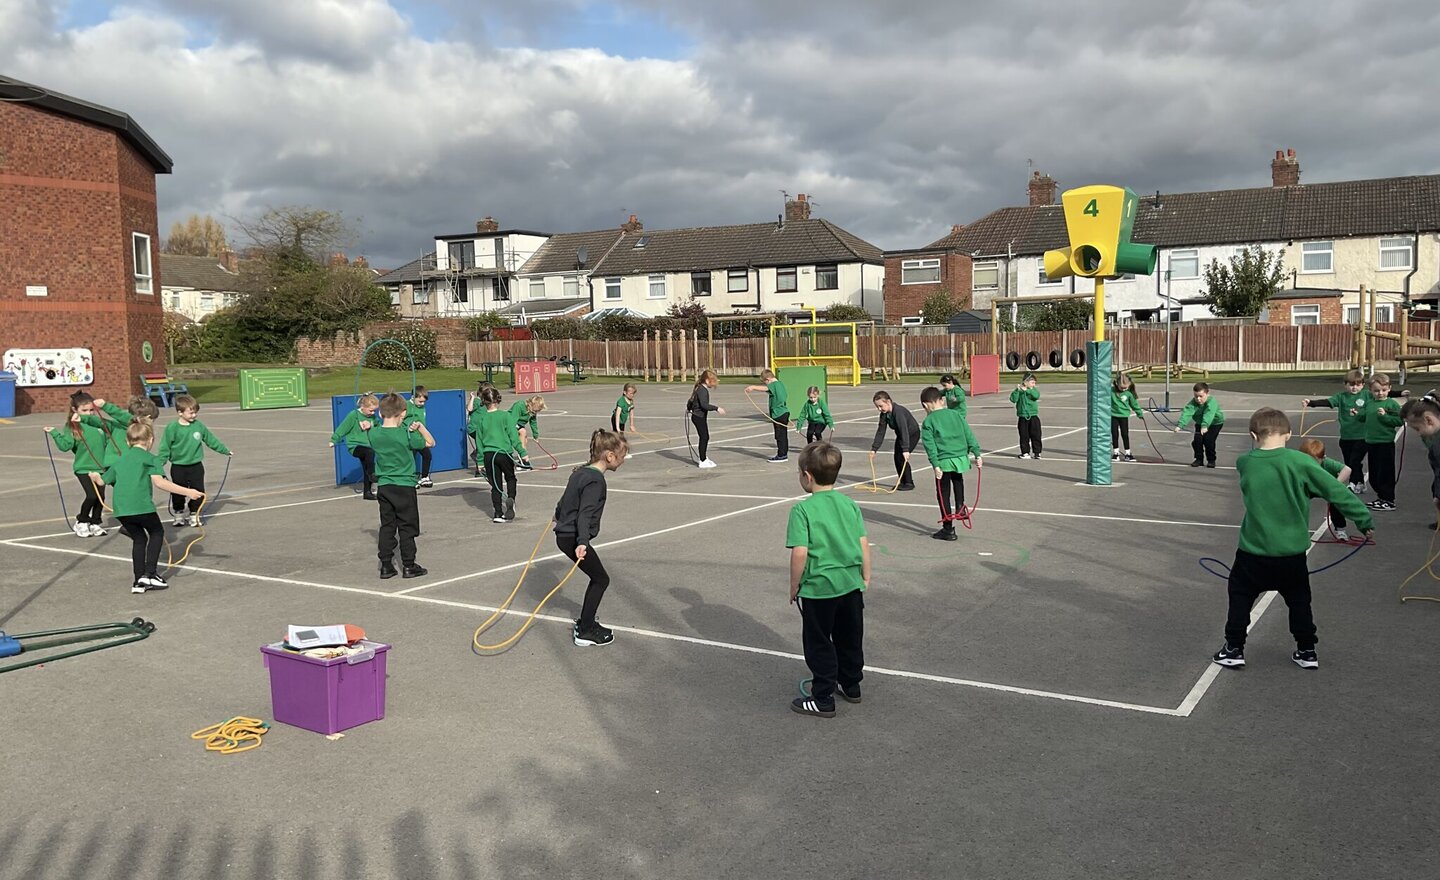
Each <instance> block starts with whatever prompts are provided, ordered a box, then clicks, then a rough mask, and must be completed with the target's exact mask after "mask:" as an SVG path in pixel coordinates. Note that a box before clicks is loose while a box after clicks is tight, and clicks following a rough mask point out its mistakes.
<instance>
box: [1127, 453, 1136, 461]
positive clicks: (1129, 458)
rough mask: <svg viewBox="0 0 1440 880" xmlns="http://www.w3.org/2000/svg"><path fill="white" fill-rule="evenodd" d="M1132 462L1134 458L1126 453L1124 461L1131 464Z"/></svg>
mask: <svg viewBox="0 0 1440 880" xmlns="http://www.w3.org/2000/svg"><path fill="white" fill-rule="evenodd" d="M1134 460H1135V456H1133V455H1131V454H1130V453H1128V452H1127V453H1125V461H1131V462H1133V461H1134Z"/></svg>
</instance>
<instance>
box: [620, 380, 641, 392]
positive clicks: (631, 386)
mask: <svg viewBox="0 0 1440 880" xmlns="http://www.w3.org/2000/svg"><path fill="white" fill-rule="evenodd" d="M639 390H640V389H638V388H636V387H635V383H634V382H626V383H625V384H624V385H623V386H621V388H620V393H621V394H625V393H626V392H629V391H639Z"/></svg>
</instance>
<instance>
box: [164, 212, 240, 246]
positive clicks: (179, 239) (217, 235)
mask: <svg viewBox="0 0 1440 880" xmlns="http://www.w3.org/2000/svg"><path fill="white" fill-rule="evenodd" d="M229 249H230V243H229V241H228V240H227V238H226V236H225V226H224V225H223V224H222V223H221V222H220V221H218V220H216V219H215V218H214V217H211V216H210V215H209V214H206V215H204V216H203V217H202V216H201V215H199V214H191V215H190V216H189V217H187V218H185V219H184V220H176V221H175V222H174V223H172V224H170V235H169V237H168V238H166V239H165V249H164V252H165V253H167V254H180V255H182V256H189V257H218V256H220V255H221V254H222V253H224V252H225V251H227V250H229Z"/></svg>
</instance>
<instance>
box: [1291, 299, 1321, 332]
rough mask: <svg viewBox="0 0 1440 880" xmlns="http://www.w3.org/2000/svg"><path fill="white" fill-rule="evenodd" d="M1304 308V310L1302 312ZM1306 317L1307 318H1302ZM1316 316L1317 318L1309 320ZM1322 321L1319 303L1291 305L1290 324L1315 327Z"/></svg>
mask: <svg viewBox="0 0 1440 880" xmlns="http://www.w3.org/2000/svg"><path fill="white" fill-rule="evenodd" d="M1301 309H1304V312H1303V313H1302V312H1301ZM1301 318H1305V319H1306V320H1300V319H1301ZM1310 318H1314V319H1315V320H1313V321H1311V320H1308V319H1310ZM1319 323H1320V306H1319V304H1317V303H1300V304H1297V305H1293V306H1291V307H1290V326H1292V327H1313V326H1315V325H1317V324H1319Z"/></svg>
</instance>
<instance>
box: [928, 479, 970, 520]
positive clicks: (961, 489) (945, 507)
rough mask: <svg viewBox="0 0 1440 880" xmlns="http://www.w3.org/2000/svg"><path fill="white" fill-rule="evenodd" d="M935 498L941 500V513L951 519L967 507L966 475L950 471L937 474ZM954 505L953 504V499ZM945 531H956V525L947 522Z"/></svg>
mask: <svg viewBox="0 0 1440 880" xmlns="http://www.w3.org/2000/svg"><path fill="white" fill-rule="evenodd" d="M935 497H936V498H938V499H939V500H940V513H941V515H942V516H945V517H950V516H952V515H954V513H955V511H957V510H960V509H961V508H963V507H964V506H965V475H964V474H960V473H951V472H949V471H938V470H937V471H936V472H935ZM952 498H953V499H954V503H953V504H952V503H951V499H952ZM945 530H946V531H954V530H955V524H954V523H953V522H951V521H950V520H949V519H946V520H945Z"/></svg>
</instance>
